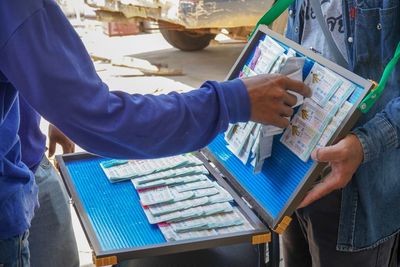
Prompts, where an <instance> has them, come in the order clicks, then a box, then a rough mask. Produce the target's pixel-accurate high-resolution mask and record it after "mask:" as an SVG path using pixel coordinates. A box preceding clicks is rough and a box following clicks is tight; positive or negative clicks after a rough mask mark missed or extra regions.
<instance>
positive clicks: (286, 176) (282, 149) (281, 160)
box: [208, 35, 363, 220]
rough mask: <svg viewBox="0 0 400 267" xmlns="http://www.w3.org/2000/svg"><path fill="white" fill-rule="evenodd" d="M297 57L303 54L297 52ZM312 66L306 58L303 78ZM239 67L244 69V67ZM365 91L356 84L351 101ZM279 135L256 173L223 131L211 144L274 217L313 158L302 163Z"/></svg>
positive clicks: (287, 199) (250, 192)
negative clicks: (228, 144)
mask: <svg viewBox="0 0 400 267" xmlns="http://www.w3.org/2000/svg"><path fill="white" fill-rule="evenodd" d="M263 39H265V35H262V36H261V38H260V40H263ZM274 40H275V41H277V42H278V43H279V44H280V45H282V46H283V47H284V48H285V49H286V51H287V50H288V47H287V46H286V45H284V44H282V43H281V42H279V41H278V40H276V39H274ZM255 50H256V48H254V49H253V51H252V52H251V53H250V57H249V58H248V59H247V60H246V65H248V64H249V63H250V62H251V59H252V58H253V56H254V53H255ZM298 56H304V55H303V54H301V53H298ZM313 65H314V61H312V60H311V59H309V58H306V61H305V65H304V68H303V79H305V78H306V77H307V75H308V74H309V72H310V70H311V68H312V66H313ZM237 67H238V68H240V69H241V68H242V67H243V66H237ZM362 93H363V88H362V87H360V86H357V88H356V90H355V91H354V93H353V94H352V95H351V96H350V97H349V99H348V101H349V102H350V103H352V104H354V103H356V102H357V100H358V99H359V98H360V96H361V94H362ZM280 138H281V135H278V136H275V137H274V143H273V149H272V155H271V157H270V158H268V159H266V160H265V162H264V165H263V169H262V171H261V173H259V174H254V173H253V167H252V166H251V165H250V163H247V164H246V165H244V164H243V163H242V162H241V161H240V160H239V159H238V158H237V157H236V156H235V155H234V154H233V153H232V152H230V151H229V149H228V148H227V147H226V145H227V143H226V141H225V139H224V135H223V134H221V135H219V136H217V137H216V138H215V139H214V141H213V142H212V143H211V144H209V146H208V148H209V149H210V151H211V152H212V154H213V155H214V156H215V157H216V159H217V160H218V161H219V162H220V163H221V164H222V165H223V166H224V167H225V168H226V169H227V171H228V172H229V173H231V174H232V175H233V176H234V177H235V179H236V180H237V182H239V183H240V185H241V186H242V187H243V188H244V189H245V190H246V191H247V193H248V194H249V195H250V196H251V197H252V198H253V199H254V200H255V201H257V202H258V203H259V204H260V205H261V207H263V209H264V211H265V212H266V213H267V214H269V215H270V216H271V217H272V219H274V220H275V219H277V218H278V216H279V214H280V212H281V211H282V210H283V209H284V207H285V205H286V204H288V202H289V200H290V198H291V197H292V195H293V193H294V192H295V190H296V188H297V187H298V186H299V184H300V182H301V181H302V180H303V178H304V177H305V175H306V174H307V172H308V171H309V170H310V168H311V166H312V164H313V161H312V160H311V159H310V160H309V161H308V162H303V161H302V160H301V159H299V158H298V157H297V156H296V155H295V154H294V153H292V152H291V151H290V150H289V149H288V148H287V147H286V146H284V145H283V144H282V143H281V142H280V141H279V140H280Z"/></svg>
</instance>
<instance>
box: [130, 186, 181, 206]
mask: <svg viewBox="0 0 400 267" xmlns="http://www.w3.org/2000/svg"><path fill="white" fill-rule="evenodd" d="M138 193H139V197H140V202H141V203H142V205H144V206H149V205H154V204H160V203H166V202H171V201H173V200H174V195H173V194H172V192H171V190H170V189H169V188H168V186H163V187H157V188H153V189H148V190H140V191H138Z"/></svg>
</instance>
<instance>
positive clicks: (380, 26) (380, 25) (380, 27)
mask: <svg viewBox="0 0 400 267" xmlns="http://www.w3.org/2000/svg"><path fill="white" fill-rule="evenodd" d="M376 28H377V29H378V31H380V30H381V29H382V24H380V23H378V25H376Z"/></svg>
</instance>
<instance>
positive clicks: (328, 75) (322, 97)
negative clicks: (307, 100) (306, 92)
mask: <svg viewBox="0 0 400 267" xmlns="http://www.w3.org/2000/svg"><path fill="white" fill-rule="evenodd" d="M304 83H305V84H306V85H308V86H309V87H310V88H311V91H312V96H311V99H313V100H314V101H315V102H316V103H317V104H318V105H320V106H321V107H324V106H325V105H326V104H327V103H328V101H329V99H330V98H331V97H332V96H333V95H334V94H335V92H336V90H337V89H338V88H339V87H340V85H341V84H342V83H343V80H342V79H341V78H340V77H339V76H338V75H336V74H335V73H333V72H332V71H330V70H328V69H327V68H324V67H322V66H321V65H319V64H317V63H315V64H314V66H313V67H312V69H311V71H310V74H309V75H308V76H307V78H306V79H305V81H304Z"/></svg>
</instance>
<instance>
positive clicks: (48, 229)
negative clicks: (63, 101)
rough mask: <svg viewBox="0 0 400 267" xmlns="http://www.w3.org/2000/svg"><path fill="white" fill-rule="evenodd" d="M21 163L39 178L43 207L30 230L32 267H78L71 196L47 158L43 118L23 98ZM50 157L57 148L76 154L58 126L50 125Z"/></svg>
mask: <svg viewBox="0 0 400 267" xmlns="http://www.w3.org/2000/svg"><path fill="white" fill-rule="evenodd" d="M19 100H20V119H21V123H20V128H19V133H18V135H19V137H20V140H21V160H22V162H23V163H24V164H25V165H26V166H28V168H29V169H30V170H31V171H32V172H33V173H34V175H35V182H36V184H37V186H38V189H39V194H38V200H39V205H40V207H39V208H38V209H37V210H36V211H35V216H34V218H33V220H32V222H31V227H30V229H29V239H28V240H29V248H30V264H31V266H32V267H41V266H48V264H49V263H51V264H52V265H53V266H57V267H78V266H79V253H78V248H77V244H76V240H75V235H74V231H73V228H72V221H71V213H70V207H69V204H68V196H67V193H66V192H65V189H64V187H63V186H62V181H61V177H60V176H59V174H58V172H57V171H56V170H55V169H54V167H53V165H52V164H51V163H50V162H49V160H48V158H47V157H46V155H45V152H46V137H45V136H44V135H43V134H42V132H41V130H40V115H39V114H38V113H37V112H36V111H35V110H34V109H33V108H32V107H31V106H30V105H29V104H28V103H27V102H26V100H25V99H24V98H23V97H22V96H20V98H19ZM48 138H49V156H50V157H51V156H52V154H54V150H55V145H56V143H59V144H60V145H62V148H63V152H64V153H71V152H74V144H73V143H72V142H71V141H70V140H69V139H68V138H67V137H65V136H64V135H63V134H62V133H61V132H60V131H59V130H58V129H57V128H56V127H54V126H52V125H50V126H49V132H48Z"/></svg>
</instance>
